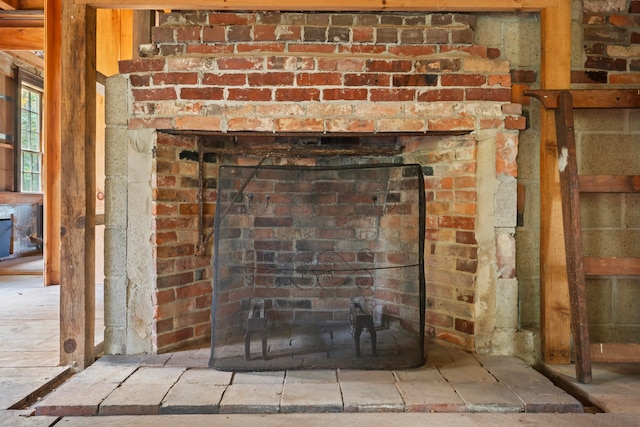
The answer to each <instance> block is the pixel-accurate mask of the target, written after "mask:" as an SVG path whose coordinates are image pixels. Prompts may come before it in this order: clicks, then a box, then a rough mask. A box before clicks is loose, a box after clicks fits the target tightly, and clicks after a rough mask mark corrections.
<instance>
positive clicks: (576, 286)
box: [556, 91, 591, 383]
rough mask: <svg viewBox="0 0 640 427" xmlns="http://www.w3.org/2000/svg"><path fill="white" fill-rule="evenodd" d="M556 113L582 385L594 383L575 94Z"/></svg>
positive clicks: (565, 97)
mask: <svg viewBox="0 0 640 427" xmlns="http://www.w3.org/2000/svg"><path fill="white" fill-rule="evenodd" d="M559 101H560V102H559V105H558V109H557V110H556V129H557V131H556V134H557V138H558V169H559V171H560V193H561V195H562V217H563V226H564V238H565V256H566V260H567V275H568V285H569V300H570V303H571V329H572V331H573V345H574V348H575V355H576V357H575V359H576V360H575V366H576V378H577V379H578V381H580V382H581V383H590V382H591V360H590V358H589V324H588V321H587V290H586V285H585V280H584V262H583V256H582V226H581V223H580V191H579V188H578V161H577V158H576V143H575V134H574V130H573V108H572V105H571V94H570V93H569V92H568V91H567V92H562V93H561V94H560V98H559Z"/></svg>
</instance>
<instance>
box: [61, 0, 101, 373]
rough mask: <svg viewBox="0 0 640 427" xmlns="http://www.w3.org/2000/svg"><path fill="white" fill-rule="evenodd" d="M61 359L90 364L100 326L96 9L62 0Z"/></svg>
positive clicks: (83, 365)
mask: <svg viewBox="0 0 640 427" xmlns="http://www.w3.org/2000/svg"><path fill="white" fill-rule="evenodd" d="M62 30H63V31H62V43H61V61H62V62H61V65H62V70H64V72H63V73H62V79H61V83H62V85H61V89H62V90H61V106H62V108H61V135H62V141H64V143H65V146H64V150H62V153H61V176H60V180H61V188H62V189H63V191H62V209H61V213H62V214H61V252H60V255H61V269H60V274H61V276H60V279H61V280H60V285H61V289H60V362H61V364H62V365H72V366H75V367H77V368H79V369H84V368H85V367H87V366H88V365H90V364H91V363H92V362H93V358H94V328H95V182H96V177H95V126H96V110H95V106H96V99H95V98H96V67H95V46H96V40H95V34H96V11H95V9H93V8H91V7H88V6H84V5H76V4H74V1H73V0H63V2H62Z"/></svg>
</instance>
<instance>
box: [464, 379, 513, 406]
mask: <svg viewBox="0 0 640 427" xmlns="http://www.w3.org/2000/svg"><path fill="white" fill-rule="evenodd" d="M453 386H454V388H455V390H456V393H458V394H459V395H460V397H461V398H462V400H463V401H464V403H465V407H466V409H467V412H524V403H523V402H522V401H521V400H520V399H519V398H518V397H517V396H516V395H515V394H514V393H513V392H512V391H511V390H509V388H507V386H505V385H504V384H500V383H497V382H495V383H466V384H453Z"/></svg>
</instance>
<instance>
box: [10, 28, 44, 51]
mask: <svg viewBox="0 0 640 427" xmlns="http://www.w3.org/2000/svg"><path fill="white" fill-rule="evenodd" d="M0 50H44V27H27V28H18V27H4V28H3V27H0Z"/></svg>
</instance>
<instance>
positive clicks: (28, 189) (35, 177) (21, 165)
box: [17, 71, 42, 193]
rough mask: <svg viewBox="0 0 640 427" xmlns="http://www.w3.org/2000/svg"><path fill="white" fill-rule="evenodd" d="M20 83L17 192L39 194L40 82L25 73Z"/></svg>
mask: <svg viewBox="0 0 640 427" xmlns="http://www.w3.org/2000/svg"><path fill="white" fill-rule="evenodd" d="M19 76H20V78H19V81H20V87H19V89H20V115H19V117H20V119H19V120H20V126H19V138H20V139H19V147H18V148H19V150H17V151H18V153H19V154H18V158H17V162H18V169H19V176H18V177H17V178H18V182H19V186H20V187H19V188H20V191H22V192H25V193H40V192H42V79H40V78H38V77H37V76H35V75H32V74H28V73H26V72H24V71H21V72H20V73H19Z"/></svg>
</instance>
